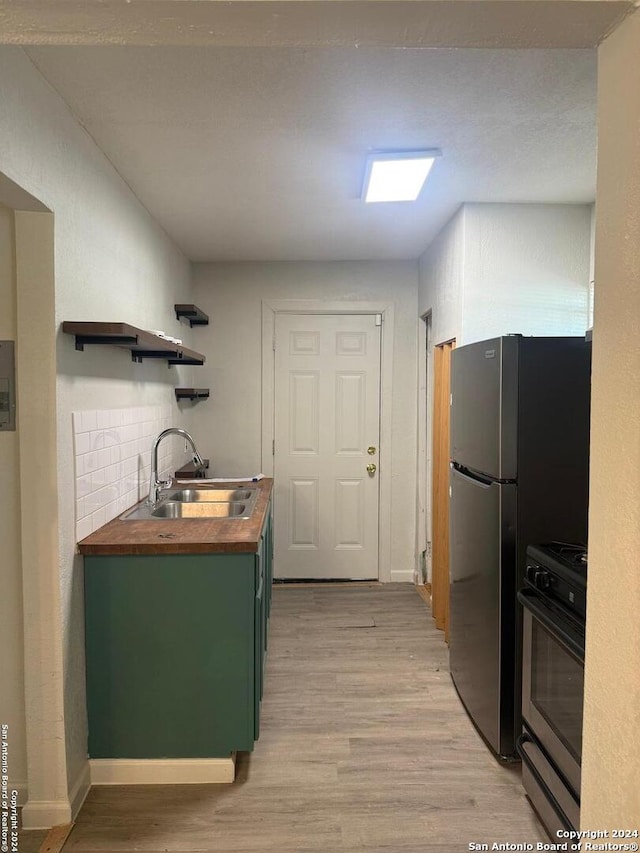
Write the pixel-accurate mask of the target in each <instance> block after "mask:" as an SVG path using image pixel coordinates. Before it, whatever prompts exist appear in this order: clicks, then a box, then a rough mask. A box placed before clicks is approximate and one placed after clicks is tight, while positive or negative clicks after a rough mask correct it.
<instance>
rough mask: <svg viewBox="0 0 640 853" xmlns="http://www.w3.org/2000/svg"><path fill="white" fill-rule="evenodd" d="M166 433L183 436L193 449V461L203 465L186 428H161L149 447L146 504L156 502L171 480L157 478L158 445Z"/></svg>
mask: <svg viewBox="0 0 640 853" xmlns="http://www.w3.org/2000/svg"><path fill="white" fill-rule="evenodd" d="M168 435H180V436H182V438H184V440H185V441H188V442H189V444H190V445H191V449H192V451H193V461H194V462H195V464H196V465H204V463H203V461H202V456H200V454H199V453H198V448H197V447H196V443H195V441H194V440H193V439H192V438H191V436H190V435H189V433H188V432H187V431H186V429H180V428H179V427H169V429H165V430H163V431H162V432H161V433H160V435H159V436H158V437H157V438H156V440H155V441H154V442H153V447H152V448H151V478H150V480H149V497H148V499H147V503H148V504H152V505H153V504H156V503H158V500H159V498H160V491H161V489H168V488H169V486H170V485H171V480H159V479H158V447H159V446H160V442H161V441H162V439H163V438H166V437H167V436H168Z"/></svg>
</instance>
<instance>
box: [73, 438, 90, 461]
mask: <svg viewBox="0 0 640 853" xmlns="http://www.w3.org/2000/svg"><path fill="white" fill-rule="evenodd" d="M75 448H76V456H80V455H81V454H82V453H88V452H89V451H90V450H91V438H90V433H88V432H80V433H76V436H75Z"/></svg>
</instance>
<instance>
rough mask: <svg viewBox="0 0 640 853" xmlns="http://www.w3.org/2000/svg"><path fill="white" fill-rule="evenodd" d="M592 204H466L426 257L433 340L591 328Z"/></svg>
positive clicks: (423, 278) (424, 289)
mask: <svg viewBox="0 0 640 853" xmlns="http://www.w3.org/2000/svg"><path fill="white" fill-rule="evenodd" d="M591 210H592V206H591V205H586V204H585V205H561V204H558V205H553V204H465V205H463V206H462V207H461V208H460V209H459V210H458V212H457V213H456V215H455V216H454V217H453V218H452V219H451V220H450V221H449V223H448V224H447V225H446V226H445V228H443V230H442V231H441V232H440V234H439V235H438V237H437V238H436V239H435V240H434V242H433V243H432V244H431V245H430V246H429V248H428V249H427V251H426V252H425V253H424V255H423V256H422V257H421V258H420V312H421V314H423V313H424V312H426V311H428V310H431V311H432V313H433V342H434V343H435V344H438V343H442V342H443V341H446V340H449V339H451V338H456V339H457V345H458V346H462V345H463V344H468V343H472V342H473V341H480V340H483V339H485V338H489V337H495V336H498V335H507V334H511V333H518V332H519V333H521V334H524V335H582V334H584V332H585V330H586V329H587V327H588V313H589V253H590V228H591Z"/></svg>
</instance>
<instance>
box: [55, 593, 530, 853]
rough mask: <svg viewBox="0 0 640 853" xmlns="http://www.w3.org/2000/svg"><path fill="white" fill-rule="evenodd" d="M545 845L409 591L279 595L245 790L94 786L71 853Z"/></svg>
mask: <svg viewBox="0 0 640 853" xmlns="http://www.w3.org/2000/svg"><path fill="white" fill-rule="evenodd" d="M544 840H546V836H545V834H544V831H543V829H542V828H541V826H540V824H539V823H538V822H537V819H536V817H535V815H534V813H533V811H532V810H531V808H530V806H529V804H528V802H527V800H526V798H525V795H524V791H523V789H522V786H521V783H520V772H519V768H518V767H517V766H516V767H513V766H502V765H500V764H498V762H497V761H496V760H495V759H494V758H493V757H492V755H491V754H490V752H489V750H488V749H487V747H486V746H485V744H484V742H483V741H482V740H481V738H480V737H479V735H478V734H477V732H476V730H475V729H474V727H473V725H472V724H471V722H470V721H469V719H468V717H467V716H466V714H465V712H464V709H463V708H462V705H461V704H460V701H459V699H458V697H457V695H456V693H455V690H454V688H453V685H452V683H451V679H450V676H449V672H448V650H447V647H446V645H445V644H444V643H443V642H442V634H441V633H440V632H439V631H437V630H436V629H435V627H434V626H433V620H432V618H431V615H430V613H429V611H428V609H427V608H426V607H425V605H424V602H423V601H422V599H421V598H420V597H419V596H418V595H417V593H416V592H415V590H414V588H413V587H412V586H410V585H408V584H407V585H404V584H388V585H354V586H349V585H346V584H340V585H338V586H333V585H313V586H306V585H303V584H300V585H295V586H292V587H288V586H276V588H275V590H274V598H273V608H272V619H271V631H270V636H269V649H268V657H267V668H266V682H265V695H264V702H263V707H262V716H261V735H260V740H259V741H258V742H257V744H256V747H255V750H254V752H253V753H251V754H249V753H241V754H239V755H238V760H237V765H236V781H235V783H234V784H232V785H194V786H138V787H136V786H128V787H104V788H94V789H92V790H91V792H90V794H89V796H88V797H87V800H86V802H85V805H84V806H83V808H82V811H81V813H80V815H79V816H78V819H77V822H76V825H75V827H74V829H73V832H72V833H71V836H70V837H69V839H68V841H67V843H66V845H65V848H64V853H131V851H143V853H161V851H162V853H239V851H244V853H249V851H251V853H264V851H282V853H318V851H322V853H332V851H335V853H345V851H350V853H418V851H419V852H420V853H425V851H427V853H460V851H463V850H468V844H469V842H471V841H476V842H492V841H498V842H500V841H502V842H510V843H517V842H529V843H531V842H533V843H534V844H535V842H536V841H544Z"/></svg>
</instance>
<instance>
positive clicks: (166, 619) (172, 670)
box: [85, 554, 255, 758]
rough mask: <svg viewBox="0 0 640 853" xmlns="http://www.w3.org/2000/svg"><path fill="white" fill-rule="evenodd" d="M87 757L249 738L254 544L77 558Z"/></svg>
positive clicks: (225, 747)
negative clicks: (81, 576)
mask: <svg viewBox="0 0 640 853" xmlns="http://www.w3.org/2000/svg"><path fill="white" fill-rule="evenodd" d="M85 590H86V653H87V703H88V715H89V754H90V756H91V757H92V758H163V757H167V758H207V757H221V756H226V755H228V754H229V753H230V752H231V751H233V750H250V749H252V748H253V741H254V690H255V680H254V669H255V668H254V654H255V651H254V616H255V614H254V598H255V554H245V555H226V554H225V555H212V556H208V555H207V556H199V555H198V556H196V555H186V556H160V557H156V556H122V557H87V558H86V559H85Z"/></svg>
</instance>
